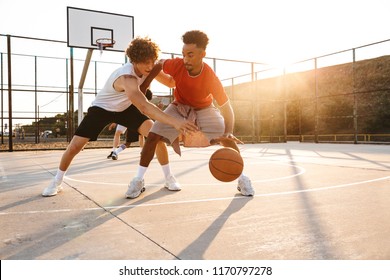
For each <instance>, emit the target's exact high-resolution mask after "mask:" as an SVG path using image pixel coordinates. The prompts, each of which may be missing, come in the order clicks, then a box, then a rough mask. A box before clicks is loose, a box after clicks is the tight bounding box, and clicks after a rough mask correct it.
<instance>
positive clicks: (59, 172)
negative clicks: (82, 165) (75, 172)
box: [54, 168, 66, 182]
mask: <svg viewBox="0 0 390 280" xmlns="http://www.w3.org/2000/svg"><path fill="white" fill-rule="evenodd" d="M65 173H66V171H62V170H60V169H59V168H58V169H57V174H56V176H55V177H54V179H55V180H56V181H57V182H62V181H63V180H64V175H65Z"/></svg>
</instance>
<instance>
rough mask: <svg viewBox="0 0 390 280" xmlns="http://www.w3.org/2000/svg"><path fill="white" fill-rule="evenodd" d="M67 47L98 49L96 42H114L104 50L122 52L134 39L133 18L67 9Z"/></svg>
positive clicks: (72, 8)
mask: <svg viewBox="0 0 390 280" xmlns="http://www.w3.org/2000/svg"><path fill="white" fill-rule="evenodd" d="M67 27H68V30H67V31H68V36H67V37H68V47H74V48H87V49H98V46H97V44H96V40H97V39H99V38H107V39H111V40H114V41H115V44H114V45H113V46H112V47H107V48H106V50H111V51H120V52H123V51H124V50H125V49H126V48H127V46H128V45H129V43H130V41H131V40H132V39H133V38H134V17H133V16H128V15H120V14H113V13H107V12H101V11H93V10H86V9H80V8H74V7H67Z"/></svg>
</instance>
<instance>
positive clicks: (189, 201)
mask: <svg viewBox="0 0 390 280" xmlns="http://www.w3.org/2000/svg"><path fill="white" fill-rule="evenodd" d="M383 180H390V176H386V177H381V178H376V179H372V180H365V181H360V182H354V183H347V184H341V185H334V186H327V187H320V188H315V189H306V190H297V191H286V192H276V193H268V194H258V195H254V197H268V196H283V195H291V194H298V193H306V192H318V191H325V190H331V189H339V188H346V187H351V186H357V185H362V184H368V183H373V182H378V181H383ZM235 199H250V198H249V197H245V196H239V197H220V198H208V199H195V200H182V201H171V202H159V203H143V204H132V205H124V206H108V207H102V208H100V207H94V208H84V209H58V210H39V211H38V210H37V211H21V212H0V216H5V215H26V214H42V213H60V212H72V211H97V210H113V209H114V210H115V209H124V208H128V209H131V208H136V207H153V206H162V205H175V204H189V203H200V202H213V201H222V200H235Z"/></svg>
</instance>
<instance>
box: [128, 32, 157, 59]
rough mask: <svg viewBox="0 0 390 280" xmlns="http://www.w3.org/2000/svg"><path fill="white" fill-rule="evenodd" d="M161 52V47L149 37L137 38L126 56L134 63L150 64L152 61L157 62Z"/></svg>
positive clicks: (129, 47)
mask: <svg viewBox="0 0 390 280" xmlns="http://www.w3.org/2000/svg"><path fill="white" fill-rule="evenodd" d="M159 52H160V47H159V46H158V45H157V44H156V43H154V42H153V41H152V40H151V39H150V38H148V37H145V38H141V37H137V38H135V39H134V40H132V41H131V43H130V44H129V46H128V47H127V49H126V55H127V56H128V57H129V59H130V61H131V62H132V63H143V62H148V61H149V60H151V59H152V60H153V61H156V60H157V59H158V55H159Z"/></svg>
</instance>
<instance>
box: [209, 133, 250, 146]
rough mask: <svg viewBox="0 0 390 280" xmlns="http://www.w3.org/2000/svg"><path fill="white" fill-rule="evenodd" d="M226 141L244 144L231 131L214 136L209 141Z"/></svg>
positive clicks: (214, 142)
mask: <svg viewBox="0 0 390 280" xmlns="http://www.w3.org/2000/svg"><path fill="white" fill-rule="evenodd" d="M224 142H225V143H227V142H235V143H237V144H244V142H242V141H241V140H240V139H238V138H237V137H236V136H234V135H233V134H232V133H225V134H224V135H222V136H220V137H218V138H215V139H213V140H212V141H211V143H212V144H217V143H224Z"/></svg>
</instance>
